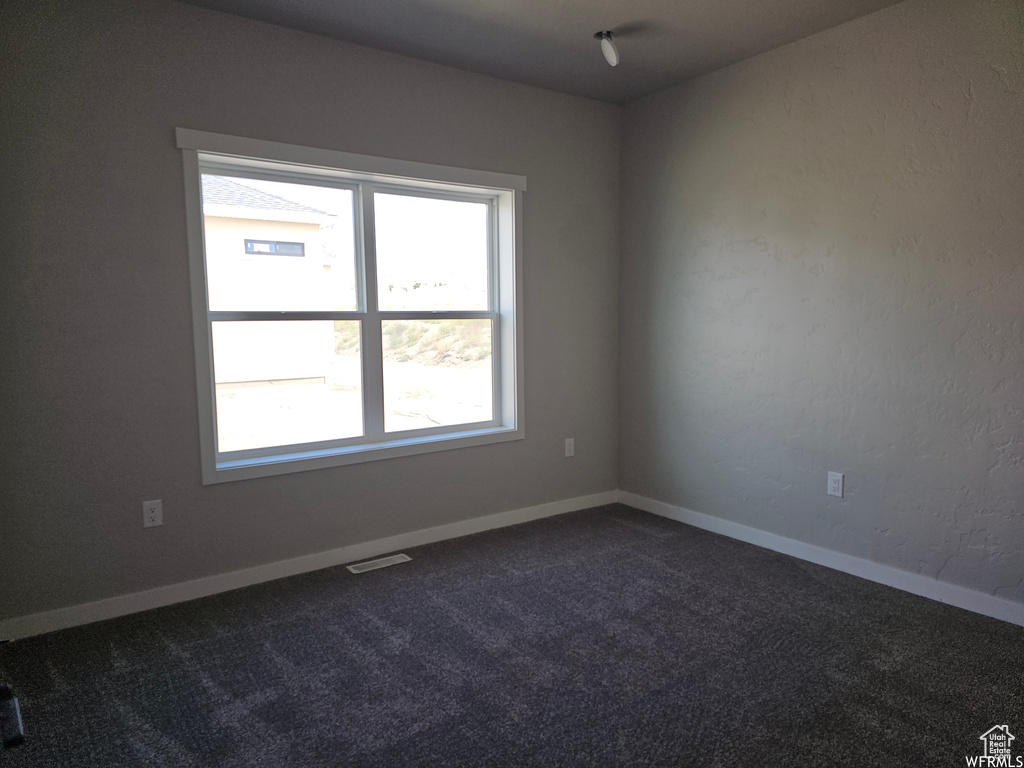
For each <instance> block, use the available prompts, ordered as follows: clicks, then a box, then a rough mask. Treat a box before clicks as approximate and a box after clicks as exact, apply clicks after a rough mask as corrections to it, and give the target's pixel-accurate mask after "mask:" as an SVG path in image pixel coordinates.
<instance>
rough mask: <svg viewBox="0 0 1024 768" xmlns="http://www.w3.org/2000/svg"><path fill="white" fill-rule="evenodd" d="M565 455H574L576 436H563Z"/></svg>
mask: <svg viewBox="0 0 1024 768" xmlns="http://www.w3.org/2000/svg"><path fill="white" fill-rule="evenodd" d="M565 455H566V457H567V458H568V457H569V456H575V455H576V438H575V437H567V438H565Z"/></svg>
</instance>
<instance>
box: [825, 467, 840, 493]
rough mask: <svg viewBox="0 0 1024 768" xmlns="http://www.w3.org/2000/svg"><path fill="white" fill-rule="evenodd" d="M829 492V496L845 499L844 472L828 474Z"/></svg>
mask: <svg viewBox="0 0 1024 768" xmlns="http://www.w3.org/2000/svg"><path fill="white" fill-rule="evenodd" d="M826 490H827V491H828V495H829V496H838V497H839V498H840V499H841V498H843V473H842V472H829V473H828V488H827V489H826Z"/></svg>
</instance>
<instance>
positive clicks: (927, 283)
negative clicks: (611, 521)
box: [620, 0, 1024, 601]
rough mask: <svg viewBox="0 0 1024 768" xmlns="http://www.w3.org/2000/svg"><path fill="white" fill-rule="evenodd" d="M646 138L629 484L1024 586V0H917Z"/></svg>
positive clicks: (1004, 591) (628, 394) (722, 79)
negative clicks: (840, 491) (835, 477)
mask: <svg viewBox="0 0 1024 768" xmlns="http://www.w3.org/2000/svg"><path fill="white" fill-rule="evenodd" d="M623 147H624V151H623V202H624V219H623V250H622V258H621V268H622V273H621V304H620V315H621V331H622V336H621V365H620V396H621V402H622V406H621V410H620V412H621V422H620V428H621V449H620V487H621V488H623V489H625V490H629V491H634V492H637V493H640V494H643V495H646V496H649V497H653V498H656V499H660V500H663V501H667V502H670V503H674V504H677V505H680V506H685V507H688V508H691V509H694V510H697V511H700V512H705V513H708V514H712V515H718V516H721V517H723V518H728V519H731V520H735V521H737V522H740V523H743V524H746V525H750V526H754V527H756V528H760V529H764V530H767V531H771V532H773V533H778V534H781V535H785V536H789V537H792V538H796V539H800V540H803V541H807V542H811V543H814V544H817V545H820V546H824V547H829V548H832V549H835V550H839V551H842V552H846V553H850V554H853V555H857V556H861V557H866V558H870V559H872V560H876V561H879V562H882V563H886V564H889V565H893V566H897V567H899V568H903V569H906V570H909V571H913V572H916V573H922V574H926V575H929V576H934V577H937V578H939V579H942V580H945V581H949V582H954V583H957V584H963V585H967V586H969V587H972V588H975V589H979V590H983V591H986V592H991V593H993V594H996V595H998V596H1001V597H1004V598H1009V599H1013V600H1018V601H1020V600H1024V215H1022V212H1024V5H1022V4H1021V3H1020V2H1019V0H974V1H968V0H909V1H908V2H905V3H902V4H900V5H897V6H894V7H892V8H890V9H887V10H884V11H881V12H879V13H876V14H874V15H872V16H868V17H865V18H863V19H860V20H858V21H854V22H851V23H849V24H846V25H844V26H841V27H838V28H836V29H833V30H830V31H828V32H825V33H822V34H819V35H816V36H814V37H811V38H808V39H806V40H803V41H801V42H798V43H795V44H793V45H790V46H787V47H785V48H782V49H778V50H776V51H773V52H771V53H768V54H765V55H763V56H760V57H758V58H755V59H752V60H750V61H747V62H745V63H742V64H739V65H736V66H733V67H731V68H729V69H726V70H722V71H720V72H717V73H714V74H711V75H709V76H706V77H703V78H700V79H698V80H695V81H692V82H691V83H689V84H686V85H684V86H680V87H678V88H676V89H673V90H671V91H668V92H664V93H662V94H659V95H655V96H652V97H650V98H648V99H645V100H643V101H641V102H638V103H635V104H633V105H631V106H629V107H627V110H626V113H625V116H624V132H623ZM829 469H832V470H839V471H843V472H845V473H846V483H847V485H846V491H847V492H846V498H845V499H843V500H837V499H830V498H829V497H828V496H826V494H825V473H826V470H829Z"/></svg>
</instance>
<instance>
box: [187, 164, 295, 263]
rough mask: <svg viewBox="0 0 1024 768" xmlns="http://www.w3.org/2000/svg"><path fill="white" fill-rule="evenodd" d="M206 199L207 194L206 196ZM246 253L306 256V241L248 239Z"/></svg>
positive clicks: (211, 177) (213, 177)
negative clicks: (283, 241)
mask: <svg viewBox="0 0 1024 768" xmlns="http://www.w3.org/2000/svg"><path fill="white" fill-rule="evenodd" d="M203 178H204V179H207V178H210V179H215V178H217V177H216V176H204V177H203ZM204 199H205V196H204ZM245 252H246V253H272V254H275V255H278V256H305V255H306V244H305V243H278V242H274V241H271V240H246V241H245Z"/></svg>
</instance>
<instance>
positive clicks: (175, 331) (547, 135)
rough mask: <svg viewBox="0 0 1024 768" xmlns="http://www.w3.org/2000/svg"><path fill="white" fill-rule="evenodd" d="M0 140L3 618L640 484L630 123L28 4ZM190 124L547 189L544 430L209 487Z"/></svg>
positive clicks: (185, 9)
mask: <svg viewBox="0 0 1024 768" xmlns="http://www.w3.org/2000/svg"><path fill="white" fill-rule="evenodd" d="M0 126H2V128H0V130H2V131H3V141H0V172H2V178H3V182H2V184H0V216H2V222H3V226H2V231H3V235H4V237H3V242H4V245H5V249H6V253H5V256H4V277H3V280H2V281H0V291H2V296H3V300H2V303H0V312H2V315H0V318H2V322H3V329H4V377H3V383H2V389H0V402H2V403H3V406H4V417H3V429H2V431H0V440H2V457H3V464H4V466H3V477H4V486H3V489H2V490H3V495H2V501H0V516H2V520H0V584H2V585H3V586H2V589H0V619H2V618H6V617H11V616H17V615H23V614H27V613H30V612H34V611H39V610H44V609H48V608H53V607H57V606H62V605H69V604H75V603H79V602H83V601H86V600H92V599H96V598H101V597H107V596H111V595H116V594H121V593H126V592H132V591H136V590H140V589H145V588H149V587H154V586H158V585H163V584H169V583H174V582H178V581H182V580H185V579H191V578H196V577H199V576H203V575H207V574H212V573H218V572H224V571H229V570H234V569H237V568H243V567H248V566H253V565H257V564H260V563H266V562H269V561H274V560H279V559H282V558H288V557H294V556H299V555H303V554H308V553H311V552H316V551H321V550H325V549H330V548H332V547H338V546H343V545H346V544H354V543H358V542H361V541H368V540H372V539H375V538H378V537H382V536H389V535H393V534H397V533H401V532H404V531H411V530H416V529H420V528H424V527H429V526H434V525H439V524H443V523H448V522H454V521H457V520H461V519H467V518H471V517H477V516H480V515H484V514H488V513H494V512H499V511H503V510H508V509H514V508H518V507H523V506H529V505H533V504H538V503H542V502H547V501H553V500H557V499H564V498H570V497H574V496H577V495H581V494H586V493H593V492H597V491H604V490H608V489H612V488H615V486H616V472H617V466H616V462H617V454H616V445H617V435H616V432H617V422H616V413H617V382H616V376H615V371H616V368H615V366H616V361H617V355H618V349H617V344H618V317H617V314H616V313H617V304H618V286H617V276H618V248H617V246H616V243H617V241H618V237H619V232H618V211H619V198H618V191H619V190H618V184H619V174H618V158H619V130H620V110H619V108H618V107H612V106H609V105H606V104H599V103H597V102H592V101H586V100H583V99H576V98H571V97H567V96H562V95H558V94H553V93H550V92H546V91H542V90H538V89H534V88H529V87H526V86H519V85H513V84H511V83H507V82H502V81H499V80H494V79H491V78H487V77H483V76H478V75H471V74H468V73H465V72H459V71H456V70H452V69H447V68H444V67H439V66H434V65H429V64H425V63H423V62H418V61H413V60H410V59H405V58H402V57H400V56H394V55H389V54H384V53H379V52H375V51H371V50H369V49H365V48H360V47H357V46H352V45H346V44H343V43H339V42H336V41H331V40H328V39H326V38H320V37H316V36H313V35H308V34H304V33H300V32H294V31H290V30H284V29H279V28H275V27H271V26H268V25H263V24H259V23H255V22H250V21H245V20H242V19H238V18H233V17H230V16H225V15H221V14H217V13H213V12H210V11H205V10H200V9H197V8H194V7H190V6H185V5H179V4H177V3H172V2H162V1H161V0H87V1H86V2H71V1H70V0H68V2H63V1H62V0H43V2H34V1H31V0H14V1H13V2H7V3H5V4H4V11H3V23H2V24H0ZM175 126H184V127H188V128H196V129H199V130H206V131H215V132H220V133H228V134H235V135H241V136H254V137H257V138H262V139H268V140H273V141H284V142H290V143H295V144H305V145H310V146H316V147H326V148H330V149H338V150H344V151H349V152H357V153H363V154H371V155H383V156H387V157H397V158H401V159H408V160H415V161H421V162H430V163H440V164H445V165H455V166H462V167H468V168H480V169H484V170H492V171H499V172H506V173H516V174H525V175H526V176H527V177H528V179H529V190H528V192H527V193H526V196H525V202H524V217H525V225H524V226H525V229H524V232H525V236H524V242H525V254H524V265H525V329H526V330H525V344H526V361H525V364H526V432H527V438H526V440H524V441H517V442H511V443H502V444H499V445H491V446H484V447H479V448H472V449H463V450H459V451H454V452H442V453H432V454H428V455H423V456H416V457H409V458H403V459H395V460H389V461H382V462H374V463H371V464H360V465H357V466H351V467H339V468H336V469H329V470H320V471H316V472H305V473H300V474H294V475H289V476H285V477H275V478H266V479H261V480H251V481H242V482H235V483H228V484H224V485H218V486H211V487H206V488H204V487H202V486H201V485H200V470H199V437H198V425H197V420H196V386H195V366H194V361H193V350H192V322H191V314H190V304H189V296H190V294H189V285H188V254H187V246H186V238H185V207H184V192H183V181H182V161H181V154H180V152H179V151H178V150H177V149H176V148H175V146H174V132H173V130H174V127H175ZM570 435H572V436H574V437H575V438H576V441H577V443H576V445H577V454H576V457H575V458H574V459H569V460H567V459H564V458H563V450H562V440H563V439H564V438H565V437H567V436H570ZM526 480H529V482H526ZM150 498H162V499H163V500H164V507H165V521H166V522H165V525H164V526H163V527H162V528H159V529H151V530H145V531H144V530H143V528H142V525H141V507H140V502H141V501H142V500H143V499H150Z"/></svg>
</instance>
